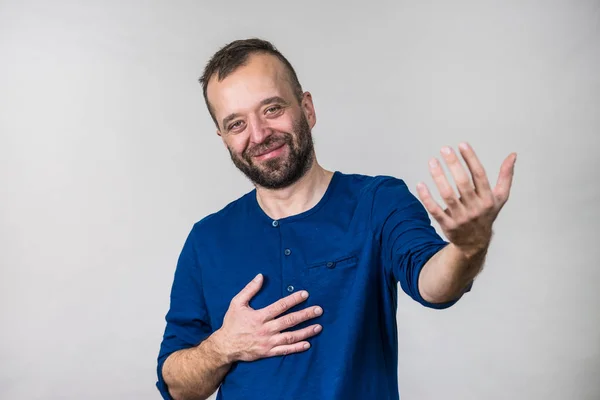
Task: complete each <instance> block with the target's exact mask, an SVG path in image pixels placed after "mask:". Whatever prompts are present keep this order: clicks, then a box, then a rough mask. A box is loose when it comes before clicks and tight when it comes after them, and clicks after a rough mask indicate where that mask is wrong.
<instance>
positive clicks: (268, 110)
mask: <svg viewBox="0 0 600 400" xmlns="http://www.w3.org/2000/svg"><path fill="white" fill-rule="evenodd" d="M280 109H281V106H273V107H269V108H267V110H266V111H267V113H269V114H273V113H274V112H277V111H279V110H280Z"/></svg>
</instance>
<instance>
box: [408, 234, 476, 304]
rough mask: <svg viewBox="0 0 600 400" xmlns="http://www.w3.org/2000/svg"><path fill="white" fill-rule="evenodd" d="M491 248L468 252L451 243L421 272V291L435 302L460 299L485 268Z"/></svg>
mask: <svg viewBox="0 0 600 400" xmlns="http://www.w3.org/2000/svg"><path fill="white" fill-rule="evenodd" d="M486 254H487V247H485V248H483V249H481V250H475V251H470V252H466V251H463V250H461V249H459V248H458V247H456V246H455V245H454V244H452V243H450V244H448V245H447V246H446V247H444V248H443V249H442V250H440V251H439V252H437V253H436V254H434V255H433V256H432V257H431V258H430V259H429V261H427V263H426V264H425V265H424V266H423V269H422V270H421V273H420V275H419V292H420V293H421V296H422V297H423V299H425V300H426V301H428V302H431V303H444V302H448V301H452V300H455V299H457V298H458V297H459V296H460V295H461V294H462V293H463V292H464V290H465V288H466V287H467V285H468V284H469V283H471V281H472V280H473V279H474V278H475V277H476V276H477V274H478V273H479V272H480V271H481V269H482V267H483V264H484V262H485V257H486Z"/></svg>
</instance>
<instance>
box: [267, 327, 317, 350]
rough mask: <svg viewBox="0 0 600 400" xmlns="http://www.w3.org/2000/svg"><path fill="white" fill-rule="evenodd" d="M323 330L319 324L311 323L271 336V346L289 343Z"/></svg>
mask: <svg viewBox="0 0 600 400" xmlns="http://www.w3.org/2000/svg"><path fill="white" fill-rule="evenodd" d="M321 330H323V327H322V326H321V325H318V324H316V325H311V326H309V327H306V328H303V329H299V330H297V331H293V332H284V333H279V334H277V335H275V336H274V337H273V347H276V346H283V345H290V344H294V343H297V342H300V341H302V340H305V339H308V338H310V337H313V336H315V335H316V334H318V333H319V332H321Z"/></svg>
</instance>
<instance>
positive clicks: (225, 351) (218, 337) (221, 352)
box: [207, 329, 237, 365]
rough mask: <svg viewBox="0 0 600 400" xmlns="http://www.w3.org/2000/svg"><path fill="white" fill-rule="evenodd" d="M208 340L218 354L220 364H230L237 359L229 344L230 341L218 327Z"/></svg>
mask: <svg viewBox="0 0 600 400" xmlns="http://www.w3.org/2000/svg"><path fill="white" fill-rule="evenodd" d="M207 341H208V342H209V345H210V348H211V350H212V352H213V353H214V355H215V356H216V358H217V360H218V362H219V364H222V365H229V364H232V363H233V362H235V361H237V359H236V357H235V354H234V352H233V351H231V350H230V347H229V346H228V344H227V343H228V341H227V339H226V338H225V335H224V334H223V331H222V330H221V329H217V330H216V331H215V332H214V333H213V334H212V335H210V337H209V338H208V339H207Z"/></svg>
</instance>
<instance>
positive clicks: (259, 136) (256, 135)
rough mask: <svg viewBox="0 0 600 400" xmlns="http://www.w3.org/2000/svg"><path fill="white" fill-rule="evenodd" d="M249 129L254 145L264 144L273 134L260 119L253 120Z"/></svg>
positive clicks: (249, 123)
mask: <svg viewBox="0 0 600 400" xmlns="http://www.w3.org/2000/svg"><path fill="white" fill-rule="evenodd" d="M248 129H249V132H250V142H252V143H254V144H259V143H262V142H264V141H265V139H266V138H268V137H269V136H270V135H271V133H272V130H271V128H269V126H268V125H267V124H266V122H265V121H263V120H261V119H260V118H251V119H250V120H249V121H248Z"/></svg>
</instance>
